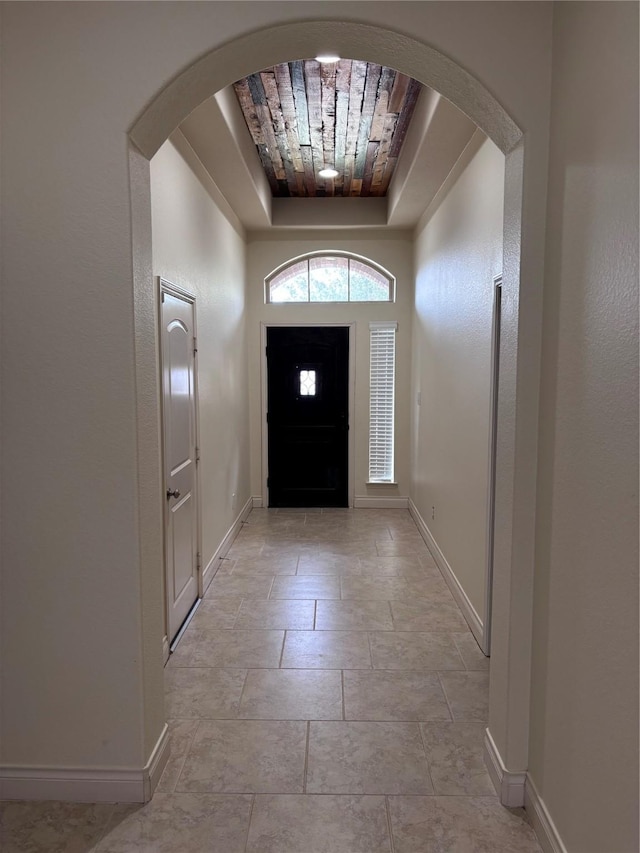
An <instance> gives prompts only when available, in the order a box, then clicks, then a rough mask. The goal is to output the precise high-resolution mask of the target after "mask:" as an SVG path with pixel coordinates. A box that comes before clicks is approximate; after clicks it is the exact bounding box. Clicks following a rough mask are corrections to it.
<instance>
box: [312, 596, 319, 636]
mask: <svg viewBox="0 0 640 853" xmlns="http://www.w3.org/2000/svg"><path fill="white" fill-rule="evenodd" d="M317 618H318V599H317V598H316V599H315V600H314V602H313V628H312V629H311V630H312V631H315V630H316V620H317Z"/></svg>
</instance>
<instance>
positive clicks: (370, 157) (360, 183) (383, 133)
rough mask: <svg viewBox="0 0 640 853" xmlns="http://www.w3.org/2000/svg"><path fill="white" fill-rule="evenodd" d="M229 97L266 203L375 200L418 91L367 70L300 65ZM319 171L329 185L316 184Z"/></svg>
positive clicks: (386, 73)
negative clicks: (275, 199)
mask: <svg viewBox="0 0 640 853" xmlns="http://www.w3.org/2000/svg"><path fill="white" fill-rule="evenodd" d="M234 89H235V92H236V95H237V98H238V101H239V103H240V107H241V109H242V111H243V113H244V116H245V120H246V122H247V127H248V128H249V132H250V133H251V138H252V139H253V142H254V144H255V145H256V147H257V151H258V154H259V156H260V160H261V162H262V165H263V167H264V170H265V173H266V175H267V178H268V180H269V185H270V186H271V191H272V193H273V195H274V196H294V197H302V196H314V195H319V196H324V195H334V194H337V195H343V196H383V195H386V192H387V189H388V186H389V182H390V180H391V177H392V175H393V170H394V169H395V165H396V162H397V158H398V155H399V153H400V150H401V148H402V145H403V143H404V140H405V138H406V134H407V129H408V127H409V123H410V121H411V117H412V114H413V111H414V108H415V105H416V101H417V98H418V95H419V92H420V89H421V86H420V84H419V83H418V82H417V81H415V80H412V79H411V78H410V77H407V76H406V75H404V74H401V73H400V72H397V71H394V70H393V69H392V68H383V67H381V66H379V65H375V64H373V63H366V62H362V61H360V60H349V59H342V60H339V61H338V62H337V63H332V64H329V63H327V64H320V63H318V62H317V61H316V60H311V59H308V60H297V61H295V62H290V63H285V64H282V65H277V66H274V67H273V68H265V69H264V70H263V71H261V72H258V73H257V74H252V75H251V76H250V77H247V78H244V79H243V80H238V81H237V83H235V84H234ZM325 166H333V167H335V168H336V169H337V171H338V173H339V174H338V176H337V178H335V179H322V178H319V176H318V172H319V171H320V169H322V168H323V167H325Z"/></svg>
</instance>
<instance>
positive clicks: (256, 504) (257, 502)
mask: <svg viewBox="0 0 640 853" xmlns="http://www.w3.org/2000/svg"><path fill="white" fill-rule="evenodd" d="M251 500H252V501H253V507H252V508H253V509H262V495H259V496H258V495H254V496H253V497H252V498H251Z"/></svg>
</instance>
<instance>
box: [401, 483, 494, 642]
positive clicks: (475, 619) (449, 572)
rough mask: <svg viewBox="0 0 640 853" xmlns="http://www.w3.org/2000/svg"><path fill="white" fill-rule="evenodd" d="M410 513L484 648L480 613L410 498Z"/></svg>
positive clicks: (474, 633)
mask: <svg viewBox="0 0 640 853" xmlns="http://www.w3.org/2000/svg"><path fill="white" fill-rule="evenodd" d="M409 512H410V513H411V515H412V517H413V520H414V521H415V523H416V526H417V528H418V530H419V531H420V535H421V536H422V538H423V539H424V541H425V542H426V544H427V548H428V549H429V550H430V551H431V553H432V554H433V559H434V560H435V561H436V563H437V565H438V568H439V569H440V572H441V573H442V576H443V578H444V579H445V581H446V582H447V585H448V587H449V589H450V590H451V593H452V595H453V597H454V598H455V600H456V604H457V605H458V607H459V608H460V610H461V611H462V615H463V616H464V618H465V619H466V620H467V623H468V624H469V627H470V628H471V631H472V632H473V635H474V637H475V638H476V640H477V641H478V643H479V645H480V647H481V648H482V638H483V633H484V626H483V624H482V620H481V619H480V617H479V616H478V612H477V611H476V609H475V607H474V606H473V604H472V603H471V599H470V598H469V596H468V595H467V593H466V592H465V591H464V589H463V588H462V585H461V583H460V581H459V580H458V578H457V577H456V575H455V572H454V571H453V569H452V568H451V566H450V565H449V563H448V562H447V558H446V557H445V556H444V554H443V553H442V551H441V550H440V548H439V546H438V543H437V542H436V540H435V539H434V536H433V534H432V533H431V531H430V530H429V527H428V526H427V523H426V521H425V520H424V518H423V517H422V516H421V515H420V512H419V510H418V507H417V506H416V505H415V504H414V502H413V500H412V499H411V498H409Z"/></svg>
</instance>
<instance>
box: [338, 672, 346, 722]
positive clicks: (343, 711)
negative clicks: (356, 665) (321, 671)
mask: <svg viewBox="0 0 640 853" xmlns="http://www.w3.org/2000/svg"><path fill="white" fill-rule="evenodd" d="M340 688H341V690H342V719H343V720H346V719H347V716H346V712H345V704H344V669H341V670H340Z"/></svg>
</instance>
